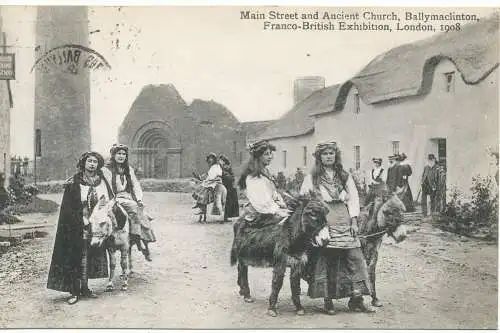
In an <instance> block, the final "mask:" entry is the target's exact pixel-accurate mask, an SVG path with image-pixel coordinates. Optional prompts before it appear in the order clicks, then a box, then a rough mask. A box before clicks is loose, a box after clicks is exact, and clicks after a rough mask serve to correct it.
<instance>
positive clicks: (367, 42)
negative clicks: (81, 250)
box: [1, 6, 492, 156]
mask: <svg viewBox="0 0 500 333" xmlns="http://www.w3.org/2000/svg"><path fill="white" fill-rule="evenodd" d="M241 10H254V11H259V12H264V13H265V12H268V11H269V10H280V11H282V12H294V11H298V12H306V11H308V12H314V11H315V10H319V11H320V12H323V11H325V10H326V11H330V12H353V11H360V12H362V11H365V10H371V11H375V12H378V13H385V12H390V11H395V12H396V13H401V14H402V13H403V12H404V11H405V9H404V8H381V7H378V8H357V9H355V8H347V7H343V8H304V7H280V8H271V7H248V6H247V7H229V6H225V7H223V6H211V7H175V6H163V7H138V6H135V7H121V8H119V7H95V6H94V7H89V32H93V33H91V34H90V47H91V48H93V49H94V50H96V51H97V52H99V53H100V54H102V55H103V56H104V57H105V58H106V60H107V61H108V62H109V63H110V65H111V69H110V70H107V71H94V72H92V73H91V135H92V148H93V149H94V150H97V151H99V152H101V153H106V152H107V151H108V150H109V147H110V146H111V145H112V144H113V143H115V142H116V138H117V133H118V127H119V125H120V123H121V122H122V121H123V119H124V117H125V115H126V114H127V112H128V111H129V109H130V107H131V105H132V103H133V101H134V99H135V98H136V97H137V96H138V94H139V92H140V91H141V89H142V88H143V87H144V86H146V85H148V84H173V85H174V86H175V87H176V89H177V90H178V91H179V93H180V94H181V96H182V97H183V98H184V100H185V101H186V102H187V103H190V102H191V101H192V100H193V99H195V98H199V99H204V100H214V101H216V102H218V103H221V104H223V105H224V106H226V107H227V108H228V109H229V110H231V112H233V114H234V115H235V116H236V117H237V118H238V119H239V120H240V121H255V120H267V119H275V118H278V117H279V116H281V115H283V114H284V113H285V112H287V111H289V110H290V109H291V107H292V106H293V81H294V79H295V78H297V77H299V76H304V75H320V76H323V77H325V79H326V85H327V86H328V85H333V84H337V83H341V82H344V81H346V80H348V79H349V78H351V77H352V76H354V75H355V74H356V73H357V72H358V71H359V70H361V69H362V68H363V67H364V66H365V65H366V64H367V63H368V62H369V61H371V60H372V59H373V58H375V57H376V56H378V55H380V54H381V53H383V52H386V51H388V50H390V49H391V48H393V47H396V46H399V45H401V44H406V43H411V42H414V41H416V40H419V39H422V38H426V37H429V36H431V35H432V34H434V33H433V32H422V31H420V32H416V31H414V32H392V33H388V32H360V31H356V32H347V31H264V30H263V29H262V28H263V22H262V21H258V20H242V19H240V11H241ZM412 10H413V11H417V9H412ZM425 11H426V12H427V13H435V12H438V13H439V12H441V13H449V12H450V11H453V12H465V13H470V14H477V15H479V16H482V17H484V16H488V15H489V14H491V13H492V9H488V8H474V9H466V8H460V9H458V8H439V9H437V8H435V9H431V8H427V9H425ZM1 14H2V16H3V30H4V31H5V32H6V34H7V44H8V45H12V47H9V48H8V52H15V53H16V80H15V81H13V82H11V86H12V92H13V98H14V108H13V109H12V110H11V152H12V154H17V155H22V156H24V155H26V156H32V155H33V132H34V129H33V126H34V125H33V119H34V80H35V75H34V72H33V73H31V72H30V70H31V67H32V66H33V63H34V61H35V52H34V48H35V16H36V7H32V6H16V7H13V6H4V7H2V8H1ZM97 30H98V31H97ZM94 31H97V32H94ZM117 38H118V39H119V41H120V42H119V47H117V45H116V43H115V42H114V41H115V40H116V39H117Z"/></svg>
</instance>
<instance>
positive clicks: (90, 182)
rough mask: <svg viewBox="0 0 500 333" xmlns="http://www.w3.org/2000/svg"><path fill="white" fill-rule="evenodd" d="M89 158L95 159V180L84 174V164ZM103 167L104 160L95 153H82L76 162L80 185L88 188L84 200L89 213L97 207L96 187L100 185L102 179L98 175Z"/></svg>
mask: <svg viewBox="0 0 500 333" xmlns="http://www.w3.org/2000/svg"><path fill="white" fill-rule="evenodd" d="M90 156H93V157H95V158H96V159H97V168H96V174H97V177H95V178H88V177H86V176H85V174H84V170H85V163H86V162H87V158H89V157H90ZM103 165H104V158H103V157H102V156H101V154H99V153H97V152H95V151H88V152H85V153H83V154H82V156H81V157H80V159H79V160H78V164H77V167H78V169H79V170H80V172H81V173H82V176H81V179H80V184H82V185H86V186H88V187H89V191H88V193H87V198H86V200H85V202H86V203H87V208H88V211H89V212H92V211H93V210H94V207H95V206H96V205H97V202H98V201H99V197H98V195H97V191H96V187H97V186H99V184H100V183H101V179H102V177H101V175H100V169H101V168H102V167H103Z"/></svg>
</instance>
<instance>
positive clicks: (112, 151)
mask: <svg viewBox="0 0 500 333" xmlns="http://www.w3.org/2000/svg"><path fill="white" fill-rule="evenodd" d="M119 150H124V151H125V153H126V154H127V157H128V146H127V145H124V144H121V143H115V144H114V145H113V146H112V147H111V149H110V150H109V153H110V154H111V158H113V157H114V156H115V155H116V153H117V152H118V151H119Z"/></svg>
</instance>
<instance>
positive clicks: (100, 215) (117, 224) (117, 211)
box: [89, 196, 132, 291]
mask: <svg viewBox="0 0 500 333" xmlns="http://www.w3.org/2000/svg"><path fill="white" fill-rule="evenodd" d="M89 222H90V226H91V231H92V239H91V241H90V245H91V246H104V247H105V248H106V251H107V252H108V254H109V270H110V274H109V281H108V284H107V285H106V291H112V290H114V285H113V278H114V277H115V269H116V258H115V252H116V251H120V255H121V260H120V265H121V268H122V275H121V278H122V285H121V290H127V289H128V276H129V273H130V268H131V267H132V256H131V253H130V252H131V251H130V248H131V245H130V238H129V226H130V225H129V220H128V216H127V213H126V212H125V210H124V209H123V208H122V207H121V206H120V204H119V203H118V202H117V201H116V199H114V198H113V199H111V200H109V201H107V202H106V199H105V198H104V196H102V197H101V198H100V199H99V203H98V204H97V205H96V207H95V208H94V211H93V212H92V215H91V216H90V218H89Z"/></svg>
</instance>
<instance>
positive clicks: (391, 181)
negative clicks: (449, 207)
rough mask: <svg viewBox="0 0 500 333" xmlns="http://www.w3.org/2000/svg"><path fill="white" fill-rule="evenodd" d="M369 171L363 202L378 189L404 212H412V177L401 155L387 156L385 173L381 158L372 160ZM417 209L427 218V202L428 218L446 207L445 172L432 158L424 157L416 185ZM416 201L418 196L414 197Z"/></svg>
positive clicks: (434, 158) (413, 209) (431, 155)
mask: <svg viewBox="0 0 500 333" xmlns="http://www.w3.org/2000/svg"><path fill="white" fill-rule="evenodd" d="M372 161H373V168H372V170H371V174H370V178H369V182H368V187H369V191H368V195H367V198H366V201H365V203H366V202H369V201H370V200H372V199H373V196H374V195H375V194H376V193H377V192H378V189H380V188H381V187H384V186H387V189H388V190H389V191H390V192H392V193H396V194H397V195H398V196H399V198H400V199H401V201H403V203H404V205H405V207H406V212H414V211H415V205H414V199H413V194H412V191H411V188H410V186H409V177H410V176H411V175H412V168H411V166H410V165H409V164H408V163H407V156H406V154H405V153H401V154H394V155H392V156H389V166H388V168H387V171H385V169H384V167H383V166H382V161H383V160H382V158H378V157H374V158H373V159H372ZM420 186H421V189H420V193H421V195H422V196H421V205H422V212H423V215H424V216H427V215H428V213H429V212H428V206H427V201H428V200H430V212H431V214H435V213H439V212H441V211H442V210H443V209H444V208H445V203H446V171H445V170H444V168H443V167H441V166H439V165H438V163H437V161H436V157H435V155H434V154H428V156H427V165H426V166H425V167H424V171H423V173H422V177H421V181H420ZM417 200H418V196H417Z"/></svg>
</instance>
